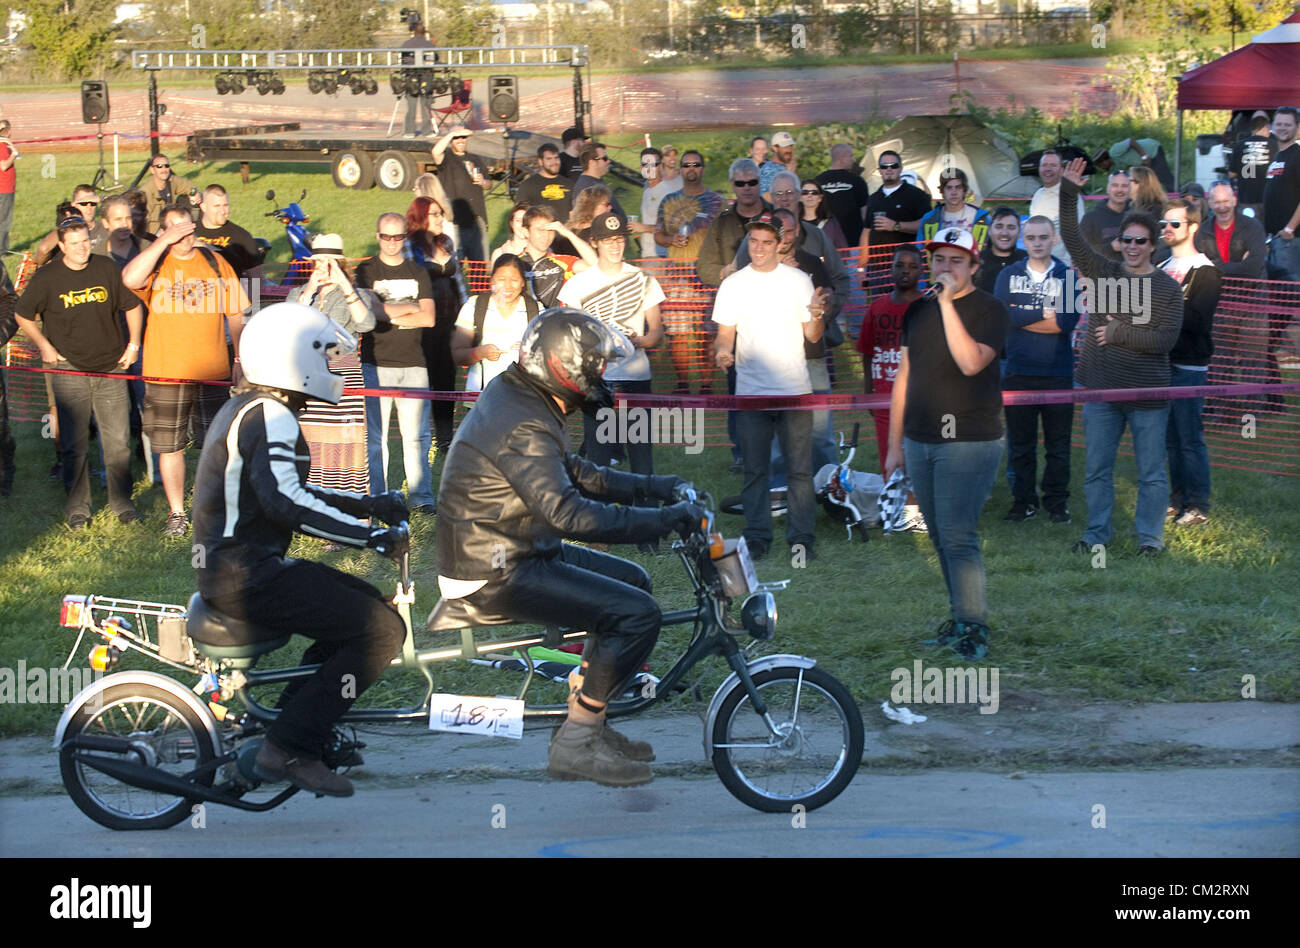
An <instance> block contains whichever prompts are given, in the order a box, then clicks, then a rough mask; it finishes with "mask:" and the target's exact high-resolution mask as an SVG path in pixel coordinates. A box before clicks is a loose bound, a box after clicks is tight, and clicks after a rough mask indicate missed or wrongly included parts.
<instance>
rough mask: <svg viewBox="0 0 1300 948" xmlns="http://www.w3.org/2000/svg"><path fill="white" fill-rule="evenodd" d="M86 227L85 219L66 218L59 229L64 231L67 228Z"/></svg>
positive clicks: (60, 222)
mask: <svg viewBox="0 0 1300 948" xmlns="http://www.w3.org/2000/svg"><path fill="white" fill-rule="evenodd" d="M85 226H86V220H85V218H82V217H65V218H64V219H63V220H61V221H59V226H58V229H59V230H63V229H64V228H65V227H85Z"/></svg>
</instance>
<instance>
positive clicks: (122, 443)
mask: <svg viewBox="0 0 1300 948" xmlns="http://www.w3.org/2000/svg"><path fill="white" fill-rule="evenodd" d="M57 367H58V368H60V369H75V368H76V366H74V365H70V364H69V363H68V362H66V361H60V362H59V363H58V366H57ZM50 385H51V387H52V388H53V389H54V404H55V407H56V408H57V410H58V413H59V459H60V460H61V461H62V462H63V463H62V469H63V486H64V489H65V490H66V491H67V492H68V500H67V503H66V505H65V507H64V514H65V515H66V516H67V517H68V518H69V519H71V518H72V517H85V518H87V519H89V518H90V461H89V459H88V458H87V457H86V450H87V448H88V446H89V443H90V416H91V413H92V412H93V413H94V416H95V424H96V425H98V426H99V443H100V445H101V447H102V450H103V454H104V470H105V473H106V475H107V485H108V506H109V509H110V510H112V511H113V513H115V514H124V513H126V512H127V511H131V510H135V506H134V505H133V504H132V503H131V399H130V396H129V395H128V394H127V389H126V382H124V381H123V380H122V379H104V378H97V377H95V376H88V375H51V376H50Z"/></svg>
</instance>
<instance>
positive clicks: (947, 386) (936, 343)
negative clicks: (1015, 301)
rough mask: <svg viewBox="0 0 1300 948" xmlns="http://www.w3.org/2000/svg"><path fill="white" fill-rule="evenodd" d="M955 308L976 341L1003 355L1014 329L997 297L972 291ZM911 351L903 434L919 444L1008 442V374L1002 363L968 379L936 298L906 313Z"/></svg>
mask: <svg viewBox="0 0 1300 948" xmlns="http://www.w3.org/2000/svg"><path fill="white" fill-rule="evenodd" d="M953 306H954V307H955V308H956V310H957V315H958V316H959V317H961V322H962V325H963V326H965V327H966V331H967V332H968V333H970V334H971V337H972V338H973V339H974V340H975V341H976V342H982V343H983V344H984V345H986V346H988V347H989V348H990V349H992V350H993V351H994V352H1001V351H1002V346H1003V344H1004V343H1005V341H1006V337H1007V332H1008V331H1009V329H1010V328H1011V318H1010V316H1008V314H1007V308H1006V306H1005V305H1004V304H1003V302H1002V301H1001V300H999V299H998V298H997V297H996V296H990V295H989V294H988V293H985V292H984V291H983V290H972V291H971V292H970V293H968V294H966V295H965V296H962V297H960V298H958V299H957V300H955V301H954V302H953ZM903 345H904V346H906V347H907V366H908V369H907V372H908V375H907V407H906V409H905V410H904V412H903V435H904V436H905V437H908V438H911V439H912V440H913V441H922V442H925V443H927V444H941V443H943V442H945V441H995V440H997V439H998V438H1000V437H1002V390H1001V389H1002V373H1001V371H1000V369H999V368H998V360H997V359H996V358H994V359H992V360H991V361H990V362H989V364H988V365H986V366H985V367H984V368H983V369H981V370H980V371H979V372H977V373H976V374H974V375H969V376H968V375H963V374H962V371H961V369H959V368H957V363H956V362H954V361H953V358H952V353H950V352H949V351H948V341H947V337H946V336H945V335H944V331H943V314H942V313H940V312H939V304H938V302H937V301H935V300H932V299H919V300H917V301H916V302H914V303H912V305H911V306H909V307H908V308H907V312H905V313H904V314H903Z"/></svg>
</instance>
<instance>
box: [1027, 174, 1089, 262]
mask: <svg viewBox="0 0 1300 948" xmlns="http://www.w3.org/2000/svg"><path fill="white" fill-rule="evenodd" d="M1075 201H1076V202H1078V203H1077V206H1078V209H1079V210H1078V214H1077V215H1076V216H1075V218H1074V219H1075V221H1076V222H1077V221H1081V220H1083V197H1082V195H1080V196H1078V197H1076V198H1075ZM1036 214H1041V215H1042V216H1043V217H1046V218H1048V219H1049V220H1051V222H1052V226H1053V227H1055V228H1056V243H1054V244H1052V256H1053V257H1055V258H1056V259H1057V260H1061V261H1064V263H1065V265H1066V266H1067V267H1069V266H1074V261H1073V260H1071V259H1070V252H1069V251H1068V250H1066V249H1065V240H1064V238H1063V237H1062V236H1061V182H1059V181H1058V182H1056V184H1054V185H1052V186H1051V187H1050V188H1039V189H1038V190H1037V191H1035V192H1034V196H1033V198H1032V199H1031V200H1030V201H1029V216H1030V217H1033V216H1034V215H1036Z"/></svg>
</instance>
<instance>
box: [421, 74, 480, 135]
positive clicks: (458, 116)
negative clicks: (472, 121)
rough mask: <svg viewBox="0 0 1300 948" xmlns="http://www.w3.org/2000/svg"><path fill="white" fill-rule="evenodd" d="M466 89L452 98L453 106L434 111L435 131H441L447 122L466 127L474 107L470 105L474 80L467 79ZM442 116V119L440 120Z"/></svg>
mask: <svg viewBox="0 0 1300 948" xmlns="http://www.w3.org/2000/svg"><path fill="white" fill-rule="evenodd" d="M464 82H465V88H464V89H462V90H461V91H460V92H457V93H456V94H455V95H454V96H452V97H451V105H449V106H447V107H446V108H443V109H432V110H431V111H432V112H433V121H434V125H435V126H436V127H435V129H434V130H435V131H440V130H441V129H442V127H443V125H445V124H446V123H447V122H449V121H450V122H451V124H452V125H464V124H466V123H467V122H468V121H469V116H470V113H471V112H472V111H473V106H472V105H470V89H471V87H472V86H473V80H470V79H466V80H464ZM439 116H441V118H439Z"/></svg>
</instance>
